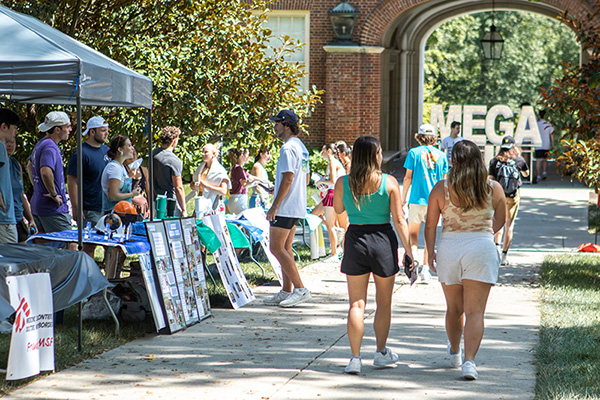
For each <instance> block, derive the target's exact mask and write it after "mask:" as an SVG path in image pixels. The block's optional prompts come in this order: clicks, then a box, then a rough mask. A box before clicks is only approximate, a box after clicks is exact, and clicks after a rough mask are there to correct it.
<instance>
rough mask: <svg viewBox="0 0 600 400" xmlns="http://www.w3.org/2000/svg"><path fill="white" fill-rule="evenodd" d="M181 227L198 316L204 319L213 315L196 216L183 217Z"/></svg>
mask: <svg viewBox="0 0 600 400" xmlns="http://www.w3.org/2000/svg"><path fill="white" fill-rule="evenodd" d="M181 228H182V230H183V238H184V244H185V253H186V255H187V259H188V266H189V270H190V274H191V278H192V286H193V290H194V296H195V300H196V309H197V310H198V318H199V319H200V320H203V319H204V318H207V317H209V316H210V315H211V309H210V299H209V297H208V287H207V286H206V275H205V274H204V263H203V262H202V248H201V245H200V238H199V237H198V229H197V228H196V218H193V217H190V218H182V219H181Z"/></svg>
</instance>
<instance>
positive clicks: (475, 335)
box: [463, 279, 492, 360]
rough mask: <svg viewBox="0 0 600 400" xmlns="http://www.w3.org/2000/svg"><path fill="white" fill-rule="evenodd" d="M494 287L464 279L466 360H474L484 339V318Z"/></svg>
mask: <svg viewBox="0 0 600 400" xmlns="http://www.w3.org/2000/svg"><path fill="white" fill-rule="evenodd" d="M491 288H492V285H491V284H489V283H483V282H478V281H472V280H470V279H463V291H464V292H463V293H464V310H465V332H464V335H465V360H474V359H475V355H476V354H477V351H478V350H479V345H480V344H481V339H482V338H483V330H484V323H483V316H484V313H485V306H486V304H487V299H488V296H489V294H490V289H491Z"/></svg>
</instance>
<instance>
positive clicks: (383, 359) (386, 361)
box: [373, 347, 398, 368]
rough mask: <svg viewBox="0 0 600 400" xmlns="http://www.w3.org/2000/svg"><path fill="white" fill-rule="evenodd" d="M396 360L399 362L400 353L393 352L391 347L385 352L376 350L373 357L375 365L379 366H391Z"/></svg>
mask: <svg viewBox="0 0 600 400" xmlns="http://www.w3.org/2000/svg"><path fill="white" fill-rule="evenodd" d="M396 362H398V354H396V353H392V350H390V348H389V347H386V348H385V354H381V353H380V352H378V351H376V352H375V356H374V357H373V365H374V366H375V367H379V368H384V367H389V366H391V365H394V364H395V363H396Z"/></svg>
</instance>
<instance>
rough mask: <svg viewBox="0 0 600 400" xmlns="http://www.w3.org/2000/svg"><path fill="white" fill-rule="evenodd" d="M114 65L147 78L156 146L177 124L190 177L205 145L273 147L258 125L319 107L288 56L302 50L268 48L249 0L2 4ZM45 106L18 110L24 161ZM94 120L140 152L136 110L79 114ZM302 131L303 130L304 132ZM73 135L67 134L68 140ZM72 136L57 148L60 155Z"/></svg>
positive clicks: (259, 10) (17, 0) (293, 45)
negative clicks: (285, 111) (103, 121)
mask: <svg viewBox="0 0 600 400" xmlns="http://www.w3.org/2000/svg"><path fill="white" fill-rule="evenodd" d="M4 3H5V5H6V6H8V7H11V8H13V9H15V10H17V11H20V12H23V13H26V14H29V15H32V16H34V17H36V18H39V19H41V20H42V21H44V22H46V23H48V24H50V25H52V26H54V27H55V28H57V29H59V30H61V31H62V32H65V33H67V34H69V35H71V36H73V37H74V38H76V39H77V40H79V41H81V42H83V43H85V44H87V45H89V46H90V47H92V48H94V49H96V50H98V51H100V52H101V53H103V54H105V55H107V56H108V57H110V58H112V59H114V60H116V61H118V62H120V63H122V64H123V65H125V66H127V67H129V68H131V69H133V70H135V71H137V72H140V73H142V74H144V75H146V76H148V77H150V78H151V79H152V80H153V82H154V90H153V98H154V101H153V105H154V108H153V110H152V115H153V120H152V122H153V131H154V133H155V139H156V138H157V134H158V132H159V131H160V129H161V128H162V127H163V126H166V125H176V126H178V127H180V128H181V130H182V132H183V135H182V137H181V139H180V146H179V147H178V149H177V150H176V152H177V153H178V155H179V156H180V157H181V158H182V159H183V161H184V165H185V166H186V167H187V171H186V172H187V174H189V170H190V169H192V168H194V167H195V165H196V164H197V163H198V162H199V160H200V148H201V147H202V146H203V145H204V144H205V143H207V142H208V141H221V140H222V141H223V142H224V143H225V144H226V145H229V146H234V145H243V146H248V147H250V148H253V149H256V148H257V147H259V146H263V145H270V144H272V143H273V141H274V137H273V130H272V127H271V125H270V124H269V122H268V120H267V117H268V116H270V115H272V114H273V113H274V112H276V111H277V110H279V109H281V108H291V109H294V110H296V111H297V113H298V114H299V116H300V118H301V119H302V117H305V116H306V115H307V114H308V113H310V112H311V111H312V109H313V108H314V105H315V104H316V103H317V102H319V101H320V95H321V94H322V93H321V91H319V90H317V89H316V88H314V87H313V88H311V89H309V90H307V91H304V92H300V91H299V89H298V88H299V84H300V82H301V80H302V78H303V77H304V76H305V74H306V71H305V70H304V68H303V66H302V65H301V64H299V63H292V62H289V61H288V60H289V58H290V57H288V56H289V55H290V54H291V53H293V52H295V51H297V50H298V49H299V48H300V47H301V46H302V43H299V42H298V41H296V40H294V39H293V38H290V37H282V38H280V40H279V42H278V44H277V46H270V45H269V41H270V39H271V36H272V32H271V31H270V30H269V29H267V28H265V27H264V21H265V19H266V18H267V14H266V13H267V11H268V9H267V6H268V3H269V2H268V1H265V0H256V1H253V2H252V5H251V6H250V5H249V4H248V2H246V1H244V0H228V1H222V0H196V1H193V2H192V1H189V0H170V1H149V0H106V1H96V0H78V1H71V0H63V1H54V0H37V1H21V0H12V1H10V0H9V1H5V2H4ZM49 109H50V108H49V107H47V106H31V105H30V106H23V107H22V109H21V110H20V111H21V112H20V114H21V115H23V116H24V117H25V129H24V132H23V134H22V135H20V141H21V143H22V145H23V148H22V149H21V151H20V153H19V154H20V157H19V158H21V159H22V160H24V159H25V158H26V157H27V156H28V155H29V154H30V153H31V150H32V149H33V146H34V145H35V143H36V142H37V140H39V137H40V134H39V133H37V131H36V128H35V127H36V124H37V123H39V121H40V120H41V119H43V117H44V115H45V113H46V112H47V111H48V110H49ZM96 113H100V114H102V115H104V116H106V117H107V119H108V120H109V123H110V127H111V131H112V134H124V135H127V136H129V137H131V138H132V142H133V143H134V144H135V146H136V147H137V149H138V151H139V152H145V148H146V146H147V138H146V137H145V134H144V112H143V110H128V109H118V108H114V109H108V108H103V109H85V110H84V121H85V120H86V119H87V118H89V117H90V116H91V115H93V114H96ZM304 128H305V130H307V131H308V132H309V127H306V126H305V127H304ZM73 136H74V135H73ZM74 147H75V138H74V137H73V138H71V139H69V142H68V143H67V144H66V145H65V152H66V154H67V155H68V154H70V152H71V151H72V149H73V148H74Z"/></svg>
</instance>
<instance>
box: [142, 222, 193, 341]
mask: <svg viewBox="0 0 600 400" xmlns="http://www.w3.org/2000/svg"><path fill="white" fill-rule="evenodd" d="M145 224H146V232H147V234H148V241H149V242H150V249H151V252H152V261H153V263H154V269H155V271H156V277H157V280H158V288H159V290H160V292H159V293H160V300H161V303H162V307H163V313H164V315H165V317H166V319H167V326H166V328H167V329H168V331H169V332H170V333H173V332H177V331H179V330H181V329H183V328H184V327H185V326H186V323H185V317H184V315H183V312H184V311H183V304H182V301H181V297H180V295H179V288H178V287H177V278H176V276H175V270H174V269H173V262H172V260H171V251H170V250H169V243H168V241H167V235H166V231H165V225H164V224H163V222H162V221H153V222H146V223H145Z"/></svg>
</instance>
